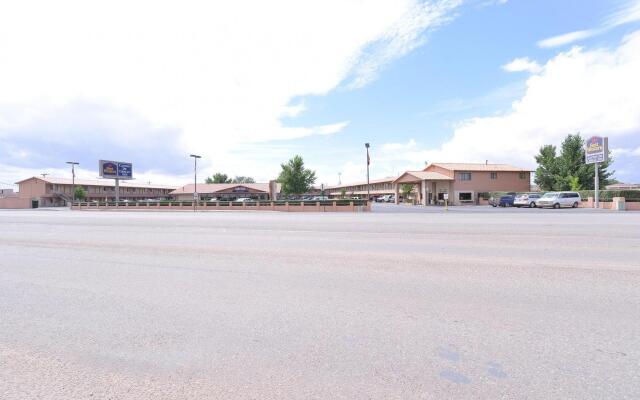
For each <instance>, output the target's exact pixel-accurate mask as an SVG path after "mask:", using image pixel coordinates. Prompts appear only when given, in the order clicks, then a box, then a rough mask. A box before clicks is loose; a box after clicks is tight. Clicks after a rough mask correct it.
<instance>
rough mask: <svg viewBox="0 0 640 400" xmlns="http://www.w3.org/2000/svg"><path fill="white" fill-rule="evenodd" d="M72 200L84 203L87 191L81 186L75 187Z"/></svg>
mask: <svg viewBox="0 0 640 400" xmlns="http://www.w3.org/2000/svg"><path fill="white" fill-rule="evenodd" d="M73 198H74V199H75V200H77V201H84V199H85V198H87V191H86V190H84V189H83V188H82V186H76V190H75V192H73Z"/></svg>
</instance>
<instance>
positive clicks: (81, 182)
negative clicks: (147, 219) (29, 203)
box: [16, 176, 177, 189]
mask: <svg viewBox="0 0 640 400" xmlns="http://www.w3.org/2000/svg"><path fill="white" fill-rule="evenodd" d="M30 179H37V180H40V181H43V182H46V183H51V184H55V185H71V184H72V183H73V180H72V179H71V178H57V177H46V178H43V177H38V176H32V177H31V178H27V179H23V180H21V181H18V182H16V184H20V183H22V182H26V181H28V180H30ZM75 184H76V185H78V186H115V185H116V183H115V180H113V179H78V178H76V179H75ZM120 187H135V188H152V189H175V188H176V187H177V186H175V185H156V184H153V183H151V184H150V183H147V182H144V181H139V180H121V181H120Z"/></svg>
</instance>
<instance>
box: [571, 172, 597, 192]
mask: <svg viewBox="0 0 640 400" xmlns="http://www.w3.org/2000/svg"><path fill="white" fill-rule="evenodd" d="M594 174H595V172H594ZM569 189H570V190H582V186H581V185H580V179H578V177H577V176H570V177H569Z"/></svg>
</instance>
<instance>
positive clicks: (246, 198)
mask: <svg viewBox="0 0 640 400" xmlns="http://www.w3.org/2000/svg"><path fill="white" fill-rule="evenodd" d="M236 201H239V202H242V203H244V202H246V201H253V199H250V198H248V197H240V198H239V199H236Z"/></svg>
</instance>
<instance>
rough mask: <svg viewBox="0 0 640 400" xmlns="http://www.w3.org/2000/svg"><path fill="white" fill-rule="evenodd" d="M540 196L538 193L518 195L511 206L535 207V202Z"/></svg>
mask: <svg viewBox="0 0 640 400" xmlns="http://www.w3.org/2000/svg"><path fill="white" fill-rule="evenodd" d="M541 197H542V195H541V194H540V193H525V194H519V195H517V196H516V197H515V199H514V200H513V205H514V206H516V207H530V208H534V207H535V206H536V201H538V199H540V198H541Z"/></svg>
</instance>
